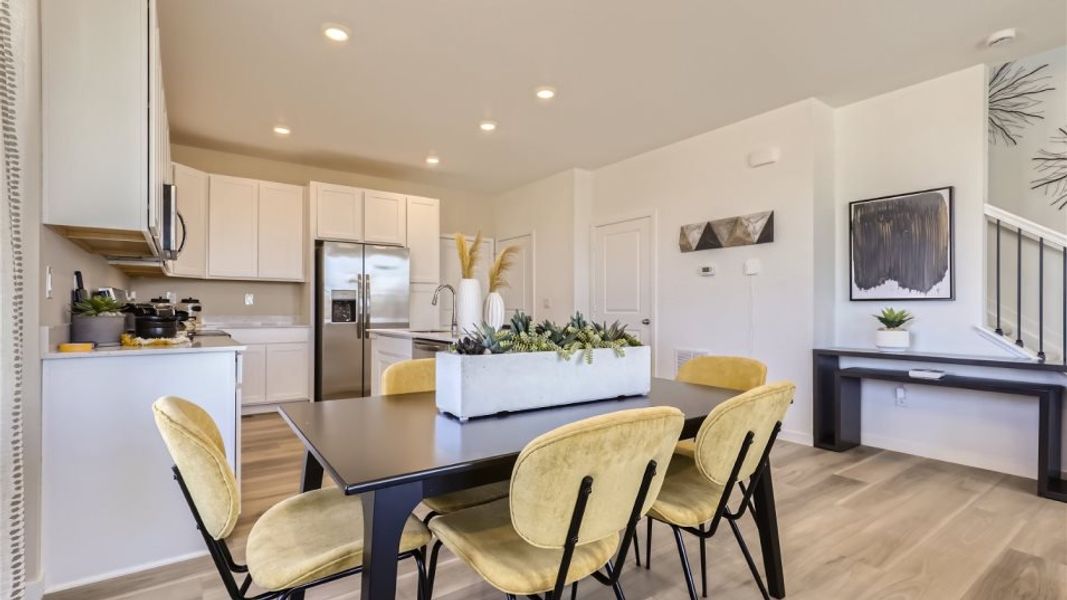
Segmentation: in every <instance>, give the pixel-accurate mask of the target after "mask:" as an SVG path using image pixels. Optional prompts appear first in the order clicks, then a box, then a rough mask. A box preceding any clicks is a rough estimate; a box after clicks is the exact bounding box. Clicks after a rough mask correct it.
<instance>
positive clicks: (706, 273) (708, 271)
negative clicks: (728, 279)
mask: <svg viewBox="0 0 1067 600" xmlns="http://www.w3.org/2000/svg"><path fill="white" fill-rule="evenodd" d="M697 273H699V274H700V276H701V277H711V276H712V275H714V274H715V265H703V266H701V267H700V268H699V269H697Z"/></svg>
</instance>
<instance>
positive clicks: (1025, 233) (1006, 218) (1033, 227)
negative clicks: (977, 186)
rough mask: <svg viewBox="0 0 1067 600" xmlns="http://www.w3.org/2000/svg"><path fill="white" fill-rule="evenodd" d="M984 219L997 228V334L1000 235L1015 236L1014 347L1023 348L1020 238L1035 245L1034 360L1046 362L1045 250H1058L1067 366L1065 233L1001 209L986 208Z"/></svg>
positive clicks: (1001, 332) (998, 322) (999, 324)
mask: <svg viewBox="0 0 1067 600" xmlns="http://www.w3.org/2000/svg"><path fill="white" fill-rule="evenodd" d="M985 215H986V220H987V221H990V222H992V223H993V224H994V226H995V227H996V231H995V236H996V242H995V245H994V247H995V252H996V256H995V258H996V265H995V271H996V295H995V302H996V328H995V330H996V332H997V335H1004V328H1003V326H1002V315H1001V304H1002V302H1001V278H1002V268H1001V236H1002V234H1005V233H1006V234H1008V235H1014V237H1015V345H1016V346H1019V347H1020V348H1025V347H1026V342H1025V340H1024V339H1023V287H1024V286H1023V238H1030V239H1032V240H1035V241H1036V242H1037V358H1038V360H1040V361H1041V362H1044V361H1045V250H1046V248H1048V247H1051V248H1053V249H1055V248H1057V247H1058V248H1059V253H1060V255H1061V257H1062V259H1063V279H1062V281H1063V289H1062V290H1061V296H1060V300H1061V302H1060V304H1061V310H1062V320H1061V322H1062V327H1063V331H1062V338H1061V340H1062V342H1061V344H1062V345H1063V346H1064V347H1063V348H1062V349H1061V354H1062V355H1063V363H1064V364H1065V365H1067V234H1063V233H1061V232H1059V231H1056V230H1054V229H1050V228H1048V227H1045V226H1044V225H1041V224H1039V223H1035V222H1033V221H1031V220H1029V219H1025V218H1023V217H1020V216H1019V215H1016V214H1014V213H1011V212H1008V211H1006V210H1004V209H1002V208H999V207H996V206H992V205H990V204H986V205H985Z"/></svg>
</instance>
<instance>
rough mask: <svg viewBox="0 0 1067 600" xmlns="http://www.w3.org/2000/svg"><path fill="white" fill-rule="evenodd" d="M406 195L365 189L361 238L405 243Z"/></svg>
mask: <svg viewBox="0 0 1067 600" xmlns="http://www.w3.org/2000/svg"><path fill="white" fill-rule="evenodd" d="M407 224H408V220H407V197H406V196H402V195H400V194H390V193H388V192H375V191H371V190H367V191H366V192H364V194H363V239H364V240H365V241H367V242H371V243H376V244H399V245H401V246H404V245H406V244H407V238H408V235H407Z"/></svg>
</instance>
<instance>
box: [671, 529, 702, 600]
mask: <svg viewBox="0 0 1067 600" xmlns="http://www.w3.org/2000/svg"><path fill="white" fill-rule="evenodd" d="M671 529H672V530H674V541H675V543H677V544H678V558H680V559H681V560H682V572H683V573H685V586H686V588H688V589H689V600H697V587H696V585H695V584H694V583H693V570H692V569H691V568H689V554H688V553H687V552H686V551H685V540H683V539H682V530H681V529H678V528H677V527H673V526H672V527H671Z"/></svg>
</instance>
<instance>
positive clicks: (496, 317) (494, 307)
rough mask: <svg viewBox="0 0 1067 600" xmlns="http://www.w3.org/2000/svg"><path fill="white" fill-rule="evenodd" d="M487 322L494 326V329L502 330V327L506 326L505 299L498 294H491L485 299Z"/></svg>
mask: <svg viewBox="0 0 1067 600" xmlns="http://www.w3.org/2000/svg"><path fill="white" fill-rule="evenodd" d="M483 316H484V317H485V322H486V323H489V324H490V325H492V326H493V328H494V329H500V326H501V325H503V324H504V297H503V296H501V295H500V294H499V293H498V292H489V295H488V296H486V297H485V314H484V315H483Z"/></svg>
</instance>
